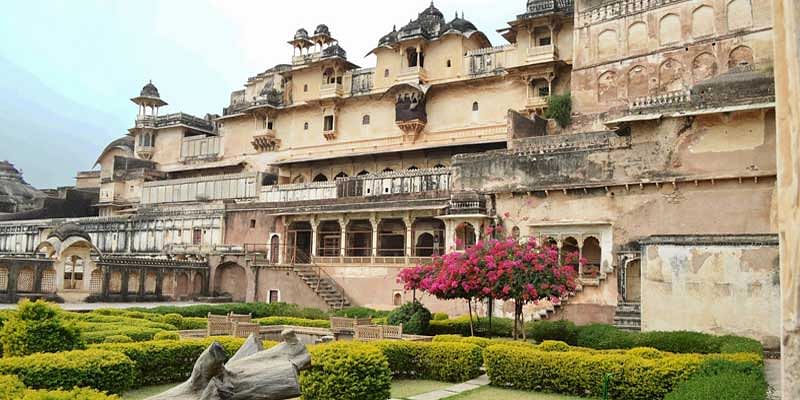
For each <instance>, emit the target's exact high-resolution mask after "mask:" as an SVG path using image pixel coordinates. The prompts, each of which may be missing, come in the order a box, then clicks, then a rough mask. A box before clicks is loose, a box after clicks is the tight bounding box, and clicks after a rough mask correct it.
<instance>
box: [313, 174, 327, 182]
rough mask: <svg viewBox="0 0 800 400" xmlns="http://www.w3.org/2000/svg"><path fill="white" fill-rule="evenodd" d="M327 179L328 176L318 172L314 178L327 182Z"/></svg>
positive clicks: (315, 180) (316, 180) (317, 180)
mask: <svg viewBox="0 0 800 400" xmlns="http://www.w3.org/2000/svg"><path fill="white" fill-rule="evenodd" d="M327 181H328V177H327V176H325V175H324V174H317V176H315V177H314V179H313V180H312V182H327Z"/></svg>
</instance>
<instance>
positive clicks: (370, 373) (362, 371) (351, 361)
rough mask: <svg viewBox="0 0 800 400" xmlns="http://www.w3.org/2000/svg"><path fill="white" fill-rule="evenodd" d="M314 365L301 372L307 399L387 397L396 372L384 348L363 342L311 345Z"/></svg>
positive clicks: (363, 399)
mask: <svg viewBox="0 0 800 400" xmlns="http://www.w3.org/2000/svg"><path fill="white" fill-rule="evenodd" d="M309 351H310V352H311V368H310V369H308V370H306V371H303V372H301V374H300V386H301V387H302V391H303V399H306V400H384V399H388V398H389V397H390V389H391V382H392V372H391V370H390V369H389V362H388V361H387V360H386V356H384V355H383V353H382V352H381V350H380V349H379V348H378V347H377V346H374V345H371V344H366V343H359V342H334V343H328V344H321V345H315V346H310V348H309Z"/></svg>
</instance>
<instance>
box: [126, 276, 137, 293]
mask: <svg viewBox="0 0 800 400" xmlns="http://www.w3.org/2000/svg"><path fill="white" fill-rule="evenodd" d="M137 293H139V273H138V272H131V273H129V274H128V294H137Z"/></svg>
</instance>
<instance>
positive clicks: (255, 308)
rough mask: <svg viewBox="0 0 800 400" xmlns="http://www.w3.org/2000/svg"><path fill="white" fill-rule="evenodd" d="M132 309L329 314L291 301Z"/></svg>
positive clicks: (259, 315) (202, 313)
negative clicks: (290, 302)
mask: <svg viewBox="0 0 800 400" xmlns="http://www.w3.org/2000/svg"><path fill="white" fill-rule="evenodd" d="M128 310H130V311H141V312H143V313H146V314H147V313H150V314H153V313H154V314H179V315H181V316H183V317H202V318H204V317H206V316H207V315H208V313H212V314H220V315H222V314H227V313H229V312H231V311H232V312H234V313H236V314H252V315H253V318H262V317H273V316H279V317H298V318H308V319H325V318H328V314H327V313H325V312H324V311H322V310H320V309H316V308H302V307H300V306H298V305H296V304H289V303H226V304H196V305H191V306H184V307H179V306H158V307H154V308H137V307H134V308H130V309H128Z"/></svg>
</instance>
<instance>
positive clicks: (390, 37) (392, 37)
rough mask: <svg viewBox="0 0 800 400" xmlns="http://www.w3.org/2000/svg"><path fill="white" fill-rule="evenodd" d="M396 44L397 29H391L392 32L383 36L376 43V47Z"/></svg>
mask: <svg viewBox="0 0 800 400" xmlns="http://www.w3.org/2000/svg"><path fill="white" fill-rule="evenodd" d="M395 42H397V28H396V27H394V28H392V31H391V32H389V33H387V34H385V35H383V37H381V39H380V40H379V41H378V47H380V46H386V45H390V44H392V43H395Z"/></svg>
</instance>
